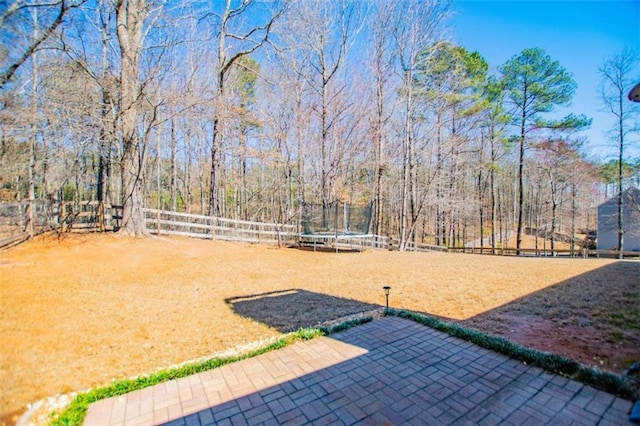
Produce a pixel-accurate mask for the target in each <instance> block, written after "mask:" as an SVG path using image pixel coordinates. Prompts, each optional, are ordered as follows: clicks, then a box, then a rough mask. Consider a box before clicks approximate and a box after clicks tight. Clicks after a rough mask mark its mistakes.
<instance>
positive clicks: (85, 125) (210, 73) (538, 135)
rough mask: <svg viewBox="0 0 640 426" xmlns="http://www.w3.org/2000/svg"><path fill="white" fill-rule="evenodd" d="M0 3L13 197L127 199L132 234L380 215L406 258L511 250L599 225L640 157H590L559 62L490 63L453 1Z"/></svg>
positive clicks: (8, 181)
mask: <svg viewBox="0 0 640 426" xmlns="http://www.w3.org/2000/svg"><path fill="white" fill-rule="evenodd" d="M0 4H2V5H3V6H5V10H4V11H0V12H1V13H2V18H1V21H0V37H2V48H1V49H2V50H1V51H0V59H2V68H1V69H0V72H1V73H2V74H1V75H0V77H1V78H0V105H1V106H2V107H1V111H0V143H1V145H0V169H1V172H0V180H1V182H0V185H1V186H2V197H3V199H4V200H5V201H7V200H12V199H58V200H66V201H70V200H71V201H76V200H78V201H79V200H97V201H99V202H100V203H104V204H117V205H124V219H123V222H124V226H123V231H125V232H130V233H134V234H139V233H144V223H143V220H142V219H143V214H142V208H143V207H145V206H146V207H151V208H159V209H167V210H174V211H184V212H193V213H199V214H211V215H215V216H221V217H228V218H236V219H243V220H257V221H269V222H276V223H298V221H299V219H300V211H301V206H302V205H303V204H308V203H313V204H322V205H323V206H329V205H330V204H331V203H332V202H334V201H341V202H344V203H351V204H367V203H371V204H372V206H373V219H372V225H371V226H372V229H371V231H372V233H377V234H380V235H388V236H392V237H395V238H399V239H400V240H401V241H402V244H403V245H404V244H405V243H406V242H408V241H417V242H427V243H432V244H439V245H447V246H461V245H464V244H467V243H469V242H474V241H475V243H476V245H481V244H482V245H485V246H493V247H497V246H506V245H507V244H508V242H507V241H508V239H509V238H511V237H514V236H516V237H517V238H516V240H517V246H518V248H519V247H520V241H521V239H522V235H523V234H524V233H526V232H527V231H528V232H538V233H543V234H545V235H550V236H553V235H555V234H556V232H560V231H562V232H565V233H567V234H571V235H573V234H575V231H576V230H577V229H579V228H580V229H584V228H587V227H589V228H593V227H594V224H595V206H596V205H597V204H598V203H599V202H600V201H601V200H602V198H603V196H604V195H612V193H610V194H603V193H602V188H606V186H603V185H602V183H605V184H613V183H615V182H617V175H616V173H613V174H612V173H611V172H612V171H616V170H615V169H616V167H617V165H618V164H621V165H622V166H624V167H623V168H624V170H625V173H626V176H627V177H628V178H629V179H635V182H636V184H637V183H638V176H639V175H640V173H639V171H640V162H637V163H635V164H634V163H633V162H632V161H626V160H625V159H623V157H622V156H621V157H620V158H621V159H622V162H619V161H617V160H616V161H613V162H612V163H609V164H608V165H605V166H601V165H595V164H592V163H590V162H589V161H588V160H587V159H586V158H585V155H584V152H583V149H582V147H583V144H584V143H585V141H584V140H581V139H580V138H579V137H577V136H576V132H577V131H578V130H580V129H583V128H584V127H586V126H588V125H589V122H590V120H589V119H588V118H586V117H583V116H581V115H579V114H575V115H574V114H572V115H570V116H568V117H565V118H564V119H561V120H551V119H548V115H549V114H548V113H549V112H551V111H552V110H553V109H554V107H555V106H558V105H566V104H568V103H569V102H570V101H571V98H572V96H573V93H574V91H575V82H573V80H572V78H571V76H570V74H568V73H567V72H566V71H565V70H564V69H563V68H562V66H561V64H559V63H558V62H556V61H554V60H553V59H552V58H550V57H549V56H548V55H547V54H546V53H545V52H544V51H542V50H541V49H536V48H532V49H525V50H523V51H522V52H520V53H517V52H514V53H516V54H515V56H514V57H513V58H512V59H510V60H509V61H508V62H507V63H506V64H502V65H501V64H488V63H487V62H486V61H485V60H484V59H483V57H482V52H469V51H467V50H466V49H465V48H464V47H462V46H458V45H457V44H456V43H455V42H454V41H452V40H451V39H450V38H449V37H448V31H447V19H448V17H449V16H450V14H451V12H452V8H451V7H452V6H451V4H450V3H449V2H447V1H436V0H425V1H415V0H414V1H408V0H407V1H392V0H387V1H384V0H381V1H376V2H361V1H346V0H336V1H325V0H300V1H291V2H287V1H273V2H271V1H270V2H258V1H252V0H245V1H236V0H224V1H215V2H204V1H202V2H200V1H195V2H173V1H167V2H160V1H153V2H148V1H145V0H85V1H83V0H59V1H50V2H47V3H30V2H27V1H15V2H11V1H10V2H6V1H5V2H1V3H0ZM16 5H17V6H16ZM16 64H17V66H16ZM496 67H497V71H495V72H492V71H490V70H491V69H492V68H496ZM629 72H630V71H627V74H628V73H629ZM627 74H625V78H628V76H627ZM607 93H610V92H607ZM623 95H624V94H623ZM625 125H626V124H625ZM620 143H621V145H622V141H621V142H620ZM612 169H613V170H612ZM621 169H622V168H621ZM536 230H537V231H536Z"/></svg>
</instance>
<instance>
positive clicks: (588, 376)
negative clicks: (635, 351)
mask: <svg viewBox="0 0 640 426" xmlns="http://www.w3.org/2000/svg"><path fill="white" fill-rule="evenodd" d="M384 314H385V316H397V317H400V318H406V319H410V320H412V321H415V322H417V323H419V324H422V325H426V326H428V327H431V328H433V329H435V330H438V331H442V332H444V333H447V334H449V335H450V336H454V337H458V338H460V339H463V340H466V341H468V342H471V343H473V344H475V345H478V346H481V347H483V348H485V349H489V350H492V351H495V352H498V353H501V354H503V355H506V356H508V357H510V358H513V359H517V360H519V361H523V362H525V363H527V364H529V365H532V366H534V367H539V368H542V369H543V370H546V371H549V372H551V373H555V374H559V375H562V376H565V377H568V378H570V379H572V380H576V381H578V382H580V383H583V384H585V385H588V386H592V387H594V388H596V389H600V390H603V391H605V392H608V393H611V394H613V395H616V396H619V397H621V398H624V399H627V400H630V401H633V400H635V399H637V398H638V391H637V389H635V388H634V386H633V385H632V384H631V383H630V382H629V381H627V380H625V379H624V378H623V377H622V376H619V375H617V374H613V373H609V372H606V371H601V370H598V369H596V368H593V367H589V366H587V365H584V364H581V363H579V362H578V361H575V360H573V359H570V358H567V357H564V356H560V355H556V354H551V353H548V352H542V351H539V350H536V349H531V348H527V347H524V346H521V345H518V344H516V343H513V342H511V341H509V340H507V339H505V338H502V337H497V336H490V335H487V334H485V333H481V332H479V331H476V330H472V329H469V328H466V327H463V326H461V325H458V324H455V323H450V322H446V321H442V320H440V319H438V318H435V317H432V316H429V315H423V314H418V313H415V312H411V311H405V310H396V309H385V311H384Z"/></svg>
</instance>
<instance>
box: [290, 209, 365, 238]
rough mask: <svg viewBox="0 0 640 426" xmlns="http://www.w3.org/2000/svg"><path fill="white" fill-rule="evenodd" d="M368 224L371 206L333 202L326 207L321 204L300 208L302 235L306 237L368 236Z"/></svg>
mask: <svg viewBox="0 0 640 426" xmlns="http://www.w3.org/2000/svg"><path fill="white" fill-rule="evenodd" d="M370 223H371V204H367V205H351V204H345V203H341V202H334V203H331V204H330V205H329V206H327V207H322V205H321V204H304V205H303V206H302V233H303V234H306V235H362V234H368V233H369V224H370Z"/></svg>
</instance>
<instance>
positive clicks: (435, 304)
mask: <svg viewBox="0 0 640 426" xmlns="http://www.w3.org/2000/svg"><path fill="white" fill-rule="evenodd" d="M0 277H1V284H2V285H1V289H2V294H1V299H0V326H1V331H2V345H1V349H0V351H1V352H0V355H1V357H0V383H1V389H0V392H1V395H0V419H2V420H0V423H2V422H3V421H4V422H7V423H12V422H14V421H15V420H16V418H17V417H16V416H17V415H19V414H20V413H21V412H23V411H24V409H25V406H26V404H27V403H30V402H34V401H36V400H38V399H41V398H45V397H47V396H50V395H54V394H57V393H66V392H71V391H77V390H82V389H86V388H88V387H91V386H95V385H99V384H103V383H105V382H109V381H110V380H111V379H112V378H122V377H129V376H133V375H137V374H140V373H143V372H150V371H154V370H156V369H158V368H160V367H163V366H168V365H171V364H174V363H179V362H182V361H185V360H189V359H193V358H197V357H201V356H206V355H208V354H212V353H215V352H219V351H222V350H225V349H229V348H233V347H235V346H236V345H240V344H244V343H247V342H253V341H256V340H259V339H262V338H267V337H272V336H277V335H278V334H280V333H282V332H283V331H287V330H291V329H295V328H297V327H300V326H312V325H315V324H317V323H318V322H322V321H326V320H331V319H335V318H337V317H340V316H344V315H347V314H351V313H354V312H358V311H364V310H368V309H371V308H372V307H377V306H380V305H383V304H384V293H383V291H382V286H384V285H390V286H391V287H392V289H391V295H390V304H391V306H392V307H397V308H406V309H411V310H415V311H419V312H424V313H429V314H432V315H437V316H441V317H445V318H449V319H453V320H457V321H461V322H463V323H465V324H467V325H470V326H474V327H477V328H480V329H483V330H485V331H488V332H493V333H497V334H501V335H505V336H508V337H510V338H512V339H513V340H516V341H520V342H521V343H526V344H531V345H533V346H536V347H538V348H540V349H543V350H551V351H554V352H557V353H564V354H568V355H570V356H573V357H575V358H578V359H580V360H581V361H583V362H587V363H591V364H593V363H595V364H598V365H600V366H602V367H605V368H608V369H610V370H613V371H618V372H619V371H621V370H622V369H624V368H625V367H626V366H627V365H628V364H629V363H630V362H631V361H632V360H634V359H640V319H639V318H638V315H639V314H638V309H637V307H638V306H639V303H640V294H639V292H640V290H639V288H638V287H639V286H640V284H639V281H640V278H639V277H640V262H638V261H625V262H616V261H613V260H604V259H587V260H585V259H536V258H513V257H497V256H496V257H493V256H479V255H464V254H445V253H399V252H386V251H373V252H372V251H367V252H364V253H340V254H335V253H314V252H310V251H300V250H297V249H290V248H281V249H278V248H272V247H266V246H258V245H246V244H234V243H222V242H211V241H199V240H192V239H181V238H171V239H168V238H143V239H131V238H123V237H118V236H115V235H65V236H64V237H63V238H61V239H58V238H56V237H54V236H48V237H42V238H38V239H36V240H35V241H32V242H28V243H25V244H22V245H20V246H18V247H15V248H13V249H10V250H7V251H4V252H1V253H0ZM585 342H587V344H585Z"/></svg>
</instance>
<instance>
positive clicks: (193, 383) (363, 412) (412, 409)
mask: <svg viewBox="0 0 640 426" xmlns="http://www.w3.org/2000/svg"><path fill="white" fill-rule="evenodd" d="M630 408H631V402H629V401H625V400H622V399H619V398H615V397H613V396H612V395H609V394H607V393H605V392H601V391H598V390H595V389H593V388H590V387H588V386H585V385H582V384H580V383H577V382H574V381H571V380H568V379H566V378H563V377H561V376H556V375H553V374H549V373H547V372H544V371H543V370H540V369H538V368H534V367H530V366H527V365H525V364H523V363H521V362H518V361H515V360H512V359H509V358H507V357H505V356H503V355H499V354H496V353H494V352H491V351H488V350H486V349H482V348H479V347H477V346H475V345H473V344H471V343H468V342H465V341H463V340H460V339H456V338H454V337H451V336H448V335H446V334H444V333H441V332H438V331H435V330H433V329H430V328H428V327H425V326H422V325H419V324H416V323H415V322H413V321H408V320H403V319H400V318H395V317H390V318H383V319H380V320H376V321H373V322H371V323H368V324H365V325H362V326H359V327H355V328H352V329H349V330H347V331H345V332H342V333H338V334H335V335H332V336H331V337H323V338H319V339H314V340H311V341H306V342H301V343H297V344H295V345H292V346H289V347H286V348H284V349H281V350H278V351H274V352H270V353H267V354H264V355H261V356H258V357H255V358H252V359H248V360H244V361H240V362H237V363H234V364H231V365H227V366H224V367H221V368H218V369H215V370H211V371H208V372H205V373H201V374H196V375H193V376H190V377H187V378H184V379H179V380H173V381H170V382H166V383H163V384H160V385H157V386H154V387H151V388H147V389H143V390H140V391H136V392H131V393H129V394H127V395H124V396H122V397H115V398H109V399H106V400H103V401H99V402H96V403H94V404H92V405H91V406H90V407H89V413H88V415H87V418H86V420H85V425H151V424H165V423H168V424H172V425H213V424H220V425H225V424H227V425H243V424H248V425H260V424H266V425H280V424H292V425H300V424H317V425H328V424H347V425H350V424H372V425H383V424H393V425H399V424H415V425H425V424H429V425H440V424H479V425H495V424H505V425H512V424H513V425H540V424H552V425H564V424H567V425H569V424H579V425H620V424H628V420H627V419H628V417H627V413H628V411H629V409H630Z"/></svg>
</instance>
